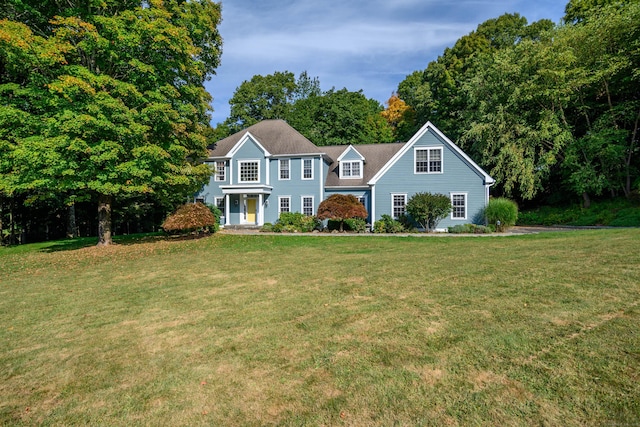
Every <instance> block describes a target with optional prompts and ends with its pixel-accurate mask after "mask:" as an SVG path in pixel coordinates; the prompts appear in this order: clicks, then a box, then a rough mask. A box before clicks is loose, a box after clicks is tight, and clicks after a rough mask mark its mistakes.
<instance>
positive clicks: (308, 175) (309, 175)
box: [302, 159, 313, 179]
mask: <svg viewBox="0 0 640 427" xmlns="http://www.w3.org/2000/svg"><path fill="white" fill-rule="evenodd" d="M302 179H313V159H302Z"/></svg>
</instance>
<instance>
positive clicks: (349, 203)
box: [316, 194, 368, 231]
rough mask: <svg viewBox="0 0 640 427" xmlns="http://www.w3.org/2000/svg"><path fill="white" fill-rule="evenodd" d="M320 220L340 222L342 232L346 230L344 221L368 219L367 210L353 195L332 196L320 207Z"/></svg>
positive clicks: (318, 215)
mask: <svg viewBox="0 0 640 427" xmlns="http://www.w3.org/2000/svg"><path fill="white" fill-rule="evenodd" d="M316 216H317V217H318V219H321V220H325V219H332V220H334V221H339V222H340V231H343V230H344V221H345V220H346V219H351V218H361V219H366V218H367V216H368V213H367V209H366V208H365V207H364V205H363V204H362V203H360V200H358V199H357V198H356V196H354V195H353V194H332V195H331V196H329V197H327V198H326V199H324V200H323V201H322V202H321V203H320V205H319V206H318V214H317V215H316Z"/></svg>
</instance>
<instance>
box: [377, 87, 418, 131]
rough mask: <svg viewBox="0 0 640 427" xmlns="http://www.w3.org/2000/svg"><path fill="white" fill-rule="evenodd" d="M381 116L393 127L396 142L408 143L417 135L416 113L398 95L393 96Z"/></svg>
mask: <svg viewBox="0 0 640 427" xmlns="http://www.w3.org/2000/svg"><path fill="white" fill-rule="evenodd" d="M380 114H381V115H382V117H384V119H385V120H386V121H387V123H388V124H389V126H391V130H392V131H393V135H394V137H395V140H396V141H406V140H408V139H409V138H410V137H411V135H413V134H414V133H415V132H414V127H415V111H414V110H413V108H411V107H410V106H408V105H407V104H406V103H405V102H404V101H403V100H402V99H400V97H398V94H397V93H394V94H393V95H391V97H390V98H389V100H388V101H387V108H386V109H385V110H384V111H383V112H381V113H380Z"/></svg>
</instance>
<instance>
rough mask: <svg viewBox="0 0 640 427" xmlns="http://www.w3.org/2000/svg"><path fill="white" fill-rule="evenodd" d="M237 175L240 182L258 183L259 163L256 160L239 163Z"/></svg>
mask: <svg viewBox="0 0 640 427" xmlns="http://www.w3.org/2000/svg"><path fill="white" fill-rule="evenodd" d="M238 173H239V174H240V177H239V178H240V179H239V181H240V182H258V181H260V162H259V161H257V160H246V161H241V162H240V167H239V171H238Z"/></svg>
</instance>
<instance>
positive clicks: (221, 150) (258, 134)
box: [208, 120, 324, 157]
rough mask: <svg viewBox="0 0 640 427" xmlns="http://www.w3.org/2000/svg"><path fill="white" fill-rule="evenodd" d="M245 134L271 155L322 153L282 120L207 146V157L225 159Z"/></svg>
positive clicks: (267, 123) (251, 127) (253, 127)
mask: <svg viewBox="0 0 640 427" xmlns="http://www.w3.org/2000/svg"><path fill="white" fill-rule="evenodd" d="M247 132H249V133H251V135H253V137H254V138H255V139H257V140H258V142H259V143H260V145H262V146H263V147H264V148H265V149H266V150H267V151H268V152H269V153H271V154H272V155H276V156H277V155H282V154H311V153H318V154H319V153H324V150H322V149H320V148H318V147H317V146H316V145H315V144H314V143H312V142H311V141H309V140H308V139H307V138H305V137H304V136H303V135H302V134H301V133H300V132H298V131H297V130H295V129H294V128H292V127H291V126H290V125H289V124H288V123H287V122H285V121H284V120H263V121H261V122H259V123H256V124H255V125H253V126H249V127H248V128H246V129H244V130H242V131H240V132H237V133H234V134H233V135H231V136H228V137H226V138H224V139H222V140H220V141H218V142H216V143H215V144H213V145H211V146H209V147H208V148H209V157H226V156H227V154H228V153H229V151H231V149H232V148H233V147H235V145H236V144H237V143H238V141H240V139H242V137H244V136H245V135H246V133H247Z"/></svg>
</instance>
